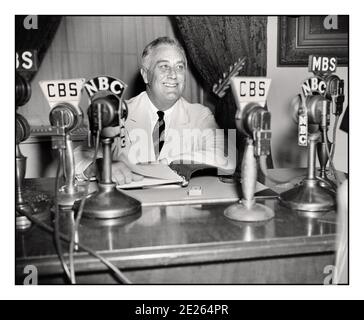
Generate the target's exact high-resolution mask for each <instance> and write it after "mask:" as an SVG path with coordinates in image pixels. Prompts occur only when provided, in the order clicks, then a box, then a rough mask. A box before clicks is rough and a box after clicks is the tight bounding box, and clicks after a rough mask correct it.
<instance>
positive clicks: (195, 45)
mask: <svg viewBox="0 0 364 320" xmlns="http://www.w3.org/2000/svg"><path fill="white" fill-rule="evenodd" d="M173 21H174V25H175V28H176V29H177V31H178V33H179V35H180V38H181V39H180V41H181V42H182V44H184V47H185V49H186V51H187V53H188V56H189V59H190V63H192V64H193V66H194V68H195V69H196V71H197V73H198V74H199V76H200V78H201V81H202V83H203V86H204V88H205V91H206V92H207V93H208V94H209V95H210V96H209V99H211V101H212V103H213V104H214V105H215V117H216V121H217V123H218V124H219V126H220V127H221V128H224V129H228V128H235V120H234V119H235V111H236V105H235V101H234V98H233V95H232V93H231V90H228V91H227V93H226V95H225V96H224V97H223V98H221V99H220V98H218V97H217V96H214V95H213V94H212V92H211V91H212V87H213V85H214V83H216V82H218V80H219V78H221V77H222V74H223V73H224V72H227V71H228V68H229V66H230V65H231V64H233V63H234V62H235V61H237V60H238V59H239V58H243V57H246V58H247V63H246V65H245V68H243V69H242V70H241V72H240V75H244V76H265V75H266V68H267V67H266V66H267V17H265V16H176V17H174V18H173ZM242 140H243V139H242V137H241V135H240V134H238V139H237V141H238V142H240V143H238V145H237V147H238V149H239V150H240V149H242V143H241V141H242ZM240 153H241V152H240ZM268 166H269V167H272V162H271V159H269V163H268Z"/></svg>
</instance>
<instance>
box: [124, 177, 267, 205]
mask: <svg viewBox="0 0 364 320" xmlns="http://www.w3.org/2000/svg"><path fill="white" fill-rule="evenodd" d="M193 186H200V187H201V189H202V193H201V195H199V196H190V195H188V190H189V189H190V188H192V187H193ZM239 189H240V188H239V186H238V185H236V184H232V183H223V182H221V181H220V180H219V178H218V177H211V176H204V177H195V178H192V179H191V181H190V183H189V185H188V186H187V187H185V188H182V187H176V185H165V186H162V187H161V186H159V187H151V188H148V189H135V190H123V192H125V193H126V194H127V195H129V196H131V197H133V198H135V199H137V200H139V201H140V202H141V203H142V206H154V205H180V204H213V203H231V202H234V201H237V200H239V199H240V198H241V197H242V195H241V190H239ZM263 190H269V189H268V187H267V186H265V185H263V184H261V183H259V182H257V184H256V189H255V191H256V193H258V192H262V191H263Z"/></svg>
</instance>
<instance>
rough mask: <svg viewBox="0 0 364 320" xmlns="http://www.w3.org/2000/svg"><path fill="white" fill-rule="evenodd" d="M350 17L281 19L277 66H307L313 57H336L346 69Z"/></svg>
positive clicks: (291, 17) (279, 20)
mask: <svg viewBox="0 0 364 320" xmlns="http://www.w3.org/2000/svg"><path fill="white" fill-rule="evenodd" d="M348 43H349V16H348V15H346V16H318V15H317V16H282V17H279V19H278V55H277V56H278V62H277V63H278V66H279V67H282V66H283V67H284V66H307V65H308V56H309V55H310V54H316V55H328V56H336V57H337V58H338V64H339V66H340V65H341V66H347V65H348V62H349V55H348V51H349V50H348V47H349V46H348Z"/></svg>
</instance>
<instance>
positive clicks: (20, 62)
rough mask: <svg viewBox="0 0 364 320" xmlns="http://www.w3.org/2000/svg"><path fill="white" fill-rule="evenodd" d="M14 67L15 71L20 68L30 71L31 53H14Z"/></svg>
mask: <svg viewBox="0 0 364 320" xmlns="http://www.w3.org/2000/svg"><path fill="white" fill-rule="evenodd" d="M15 67H16V69H19V68H22V69H25V70H30V69H31V68H32V67H33V53H32V52H30V51H24V52H21V53H18V52H16V53H15Z"/></svg>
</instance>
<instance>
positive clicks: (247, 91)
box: [224, 77, 274, 222]
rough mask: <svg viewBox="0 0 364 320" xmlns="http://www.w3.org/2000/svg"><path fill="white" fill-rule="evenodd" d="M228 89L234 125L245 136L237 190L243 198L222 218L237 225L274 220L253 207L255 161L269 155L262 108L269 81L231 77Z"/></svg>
mask: <svg viewBox="0 0 364 320" xmlns="http://www.w3.org/2000/svg"><path fill="white" fill-rule="evenodd" d="M230 81H231V88H232V92H233V95H234V98H235V102H236V106H237V110H236V114H235V124H236V127H237V129H238V130H239V131H240V132H241V133H243V135H244V136H245V141H244V142H245V148H244V155H243V159H242V162H241V179H242V180H241V189H242V194H243V197H242V199H241V200H240V201H239V203H237V204H233V205H231V206H229V207H228V208H226V209H225V211H224V215H225V216H226V217H227V218H229V219H232V220H237V221H249V222H253V221H266V220H269V219H272V218H273V217H274V212H273V210H272V209H271V208H269V207H267V206H265V205H263V204H260V203H256V201H255V198H254V194H255V185H256V181H257V162H256V157H264V156H267V155H269V153H270V140H271V136H272V132H271V129H270V120H271V116H270V113H269V111H268V110H267V109H266V108H265V106H266V99H267V95H268V91H269V87H270V82H271V80H270V79H266V78H262V77H233V78H232V79H231V80H230Z"/></svg>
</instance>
